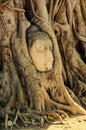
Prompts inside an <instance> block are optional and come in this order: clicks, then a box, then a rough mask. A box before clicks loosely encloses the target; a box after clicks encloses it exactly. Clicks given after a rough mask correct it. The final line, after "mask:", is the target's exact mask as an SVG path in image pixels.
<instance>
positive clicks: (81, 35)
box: [0, 0, 86, 128]
mask: <svg viewBox="0 0 86 130" xmlns="http://www.w3.org/2000/svg"><path fill="white" fill-rule="evenodd" d="M25 11H26V12H25ZM37 39H38V42H39V43H40V41H43V42H45V43H46V44H47V42H48V40H50V41H51V42H52V46H53V56H54V63H53V67H52V69H51V70H49V71H46V72H40V71H38V70H37V69H36V67H35V65H34V63H33V61H32V58H31V56H30V53H29V44H30V43H32V44H34V43H35V41H36V40H37ZM39 60H40V59H39ZM85 60H86V17H85V0H76V1H74V0H50V1H49V0H29V1H28V0H26V1H24V0H6V1H5V2H4V1H1V3H0V123H1V124H2V123H3V121H2V119H4V120H5V121H4V122H5V128H8V127H11V128H13V127H14V126H16V127H17V123H19V122H18V120H19V119H20V120H21V121H22V123H23V124H24V125H25V127H27V126H28V125H29V124H33V122H32V120H30V119H34V120H35V123H37V120H38V124H40V125H41V126H43V125H44V123H45V122H46V121H47V122H49V121H48V119H49V116H50V117H52V119H53V121H54V120H56V119H59V120H60V121H61V123H64V122H63V120H64V118H67V114H66V112H65V111H69V112H71V113H72V114H84V115H86V110H85V109H86V64H85V63H86V61H85ZM18 117H19V118H18ZM45 117H46V118H45ZM9 122H11V123H9ZM0 127H1V126H0Z"/></svg>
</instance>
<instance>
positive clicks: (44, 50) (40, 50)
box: [29, 39, 54, 72]
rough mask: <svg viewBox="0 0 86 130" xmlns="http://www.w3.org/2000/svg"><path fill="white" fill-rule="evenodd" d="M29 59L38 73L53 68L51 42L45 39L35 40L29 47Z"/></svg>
mask: <svg viewBox="0 0 86 130" xmlns="http://www.w3.org/2000/svg"><path fill="white" fill-rule="evenodd" d="M29 53H30V56H31V59H32V61H33V63H34V65H35V67H36V69H37V70H38V71H41V72H43V71H48V70H51V69H52V66H53V59H54V58H53V53H52V42H51V41H50V39H47V42H45V40H43V39H40V40H39V39H36V40H35V41H34V42H33V44H32V46H31V47H29Z"/></svg>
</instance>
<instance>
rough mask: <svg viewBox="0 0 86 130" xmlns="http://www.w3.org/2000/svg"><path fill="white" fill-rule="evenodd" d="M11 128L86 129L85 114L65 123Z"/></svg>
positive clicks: (31, 129) (40, 129) (23, 129)
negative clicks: (43, 126)
mask: <svg viewBox="0 0 86 130" xmlns="http://www.w3.org/2000/svg"><path fill="white" fill-rule="evenodd" d="M0 130H1V129H0ZM3 130H4V129H3ZM8 130H10V129H8ZM13 130H86V116H77V117H71V118H69V119H68V120H67V121H65V125H62V124H59V123H58V122H57V123H56V124H54V125H47V126H46V127H45V128H41V127H38V126H30V127H29V128H27V129H25V128H21V129H13Z"/></svg>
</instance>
